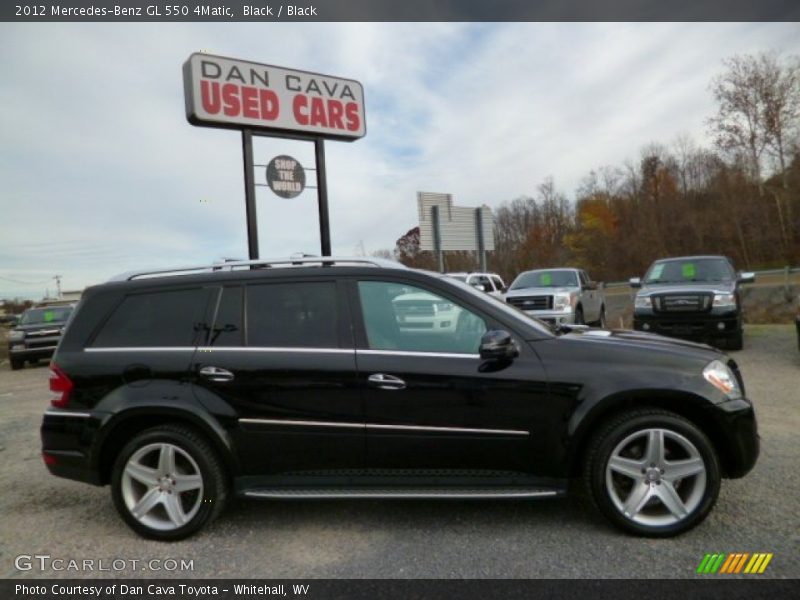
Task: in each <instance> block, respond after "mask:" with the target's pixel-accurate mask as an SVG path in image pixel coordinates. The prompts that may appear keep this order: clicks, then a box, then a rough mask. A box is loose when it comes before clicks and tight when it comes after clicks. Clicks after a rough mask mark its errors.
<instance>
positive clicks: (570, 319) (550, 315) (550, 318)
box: [522, 310, 575, 324]
mask: <svg viewBox="0 0 800 600" xmlns="http://www.w3.org/2000/svg"><path fill="white" fill-rule="evenodd" d="M522 312H524V313H525V314H526V315H528V316H530V317H536V318H537V319H539V320H540V321H544V322H545V323H553V324H556V323H574V322H575V313H573V312H568V313H565V312H556V311H552V310H523V311H522Z"/></svg>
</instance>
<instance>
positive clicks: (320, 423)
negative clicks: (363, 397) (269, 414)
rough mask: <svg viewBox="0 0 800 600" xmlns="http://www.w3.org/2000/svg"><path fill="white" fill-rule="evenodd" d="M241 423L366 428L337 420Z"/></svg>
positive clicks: (263, 420)
mask: <svg viewBox="0 0 800 600" xmlns="http://www.w3.org/2000/svg"><path fill="white" fill-rule="evenodd" d="M239 423H251V424H254V425H289V426H291V427H342V428H346V429H364V423H344V422H336V421H292V420H289V419H239Z"/></svg>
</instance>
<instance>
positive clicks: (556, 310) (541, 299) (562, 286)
mask: <svg viewBox="0 0 800 600" xmlns="http://www.w3.org/2000/svg"><path fill="white" fill-rule="evenodd" d="M505 298H506V302H508V303H509V304H511V305H512V306H514V307H516V308H518V309H520V310H522V311H524V312H525V313H527V314H529V315H531V316H532V317H536V318H537V319H541V320H542V321H547V322H549V323H553V324H555V325H559V324H566V323H574V324H577V325H583V324H591V325H597V326H599V327H603V328H605V326H606V302H605V296H604V294H603V290H602V284H598V283H596V282H595V281H592V280H591V279H590V278H589V276H588V275H587V274H586V272H585V271H583V270H581V269H538V270H535V271H524V272H523V273H520V274H519V275H517V278H516V279H515V280H514V282H513V283H512V284H511V286H510V287H509V288H508V292H506V295H505Z"/></svg>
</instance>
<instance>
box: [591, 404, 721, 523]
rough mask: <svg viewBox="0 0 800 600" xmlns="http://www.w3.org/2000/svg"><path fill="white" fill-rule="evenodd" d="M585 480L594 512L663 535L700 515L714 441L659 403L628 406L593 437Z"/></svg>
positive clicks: (709, 491)
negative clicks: (655, 406) (656, 405)
mask: <svg viewBox="0 0 800 600" xmlns="http://www.w3.org/2000/svg"><path fill="white" fill-rule="evenodd" d="M587 458H588V461H587V468H586V473H585V483H586V485H587V487H588V491H589V493H590V495H591V497H592V499H593V500H594V502H595V504H596V505H597V507H598V508H599V509H600V512H601V513H603V514H604V515H605V516H606V517H607V518H608V519H609V520H611V521H612V522H613V523H615V524H616V525H618V526H619V527H621V528H622V529H624V530H626V531H628V532H630V533H635V534H638V535H646V536H651V537H668V536H673V535H677V534H679V533H683V532H684V531H687V530H689V529H691V528H692V527H694V526H696V525H698V524H699V523H700V522H702V521H703V519H705V518H706V516H707V515H708V513H709V511H710V510H711V508H712V507H713V506H714V503H715V502H716V500H717V496H718V494H719V488H720V477H721V476H720V468H719V461H718V459H717V456H716V453H715V451H714V447H713V446H712V444H711V442H710V441H709V440H708V438H707V437H706V436H705V435H704V434H703V432H702V431H700V430H699V429H698V428H697V427H696V426H695V425H694V424H693V423H691V422H690V421H687V420H686V419H684V418H683V417H681V416H679V415H676V414H674V413H670V412H667V411H664V410H659V409H642V410H636V411H630V412H627V413H624V414H622V415H620V416H619V417H617V418H615V419H612V420H611V421H609V422H608V423H606V424H605V426H604V427H602V428H601V430H600V431H598V433H597V434H596V435H595V437H594V438H593V440H592V442H591V444H590V447H589V453H588V456H587Z"/></svg>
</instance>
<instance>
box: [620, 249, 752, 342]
mask: <svg viewBox="0 0 800 600" xmlns="http://www.w3.org/2000/svg"><path fill="white" fill-rule="evenodd" d="M754 280H755V276H754V275H753V273H738V274H737V273H736V271H735V270H734V268H733V265H732V263H731V261H730V259H728V258H726V257H724V256H684V257H679V258H666V259H661V260H657V261H655V262H654V263H653V264H652V265H650V268H649V269H648V270H647V274H646V275H645V276H644V279H639V278H638V277H635V278H633V279H631V280H630V285H631V287H633V288H641V289H640V291H639V292H638V293H637V294H636V299H635V300H634V309H633V328H634V329H636V330H639V331H648V332H651V333H659V334H662V335H669V336H673V337H680V338H687V339H695V340H702V341H705V342H708V343H713V344H715V345H717V346H720V347H723V348H727V349H729V350H741V348H742V345H743V334H742V301H741V293H740V286H741V284H743V283H753V281H754Z"/></svg>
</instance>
